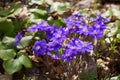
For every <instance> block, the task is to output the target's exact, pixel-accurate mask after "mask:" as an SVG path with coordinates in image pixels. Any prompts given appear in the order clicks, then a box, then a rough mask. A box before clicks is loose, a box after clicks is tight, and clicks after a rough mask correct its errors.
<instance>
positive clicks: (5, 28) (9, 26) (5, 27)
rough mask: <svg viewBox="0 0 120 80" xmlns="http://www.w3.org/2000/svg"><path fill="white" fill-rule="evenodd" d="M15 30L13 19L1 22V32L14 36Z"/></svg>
mask: <svg viewBox="0 0 120 80" xmlns="http://www.w3.org/2000/svg"><path fill="white" fill-rule="evenodd" d="M13 32H14V25H13V23H12V22H11V21H2V22H0V34H5V35H7V36H12V34H13Z"/></svg>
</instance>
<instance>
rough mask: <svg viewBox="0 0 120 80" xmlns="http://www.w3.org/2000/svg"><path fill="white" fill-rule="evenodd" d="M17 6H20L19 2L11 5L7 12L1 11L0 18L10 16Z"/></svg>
mask: <svg viewBox="0 0 120 80" xmlns="http://www.w3.org/2000/svg"><path fill="white" fill-rule="evenodd" d="M18 4H20V1H19V2H16V3H13V4H12V5H11V6H10V8H8V9H7V10H1V11H0V16H8V15H9V14H11V13H12V12H14V10H15V9H16V8H17V6H18Z"/></svg>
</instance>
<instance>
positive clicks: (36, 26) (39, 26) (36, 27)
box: [27, 21, 50, 32]
mask: <svg viewBox="0 0 120 80" xmlns="http://www.w3.org/2000/svg"><path fill="white" fill-rule="evenodd" d="M49 27H50V26H49V25H48V24H47V22H46V21H41V22H40V23H39V24H34V25H32V26H30V27H28V29H27V31H28V32H30V31H32V32H37V31H40V32H41V31H46V30H48V29H49Z"/></svg>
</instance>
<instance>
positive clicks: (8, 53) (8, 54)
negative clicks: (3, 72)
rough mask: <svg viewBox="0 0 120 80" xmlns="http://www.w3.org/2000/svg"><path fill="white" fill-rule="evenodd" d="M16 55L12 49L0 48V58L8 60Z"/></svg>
mask: <svg viewBox="0 0 120 80" xmlns="http://www.w3.org/2000/svg"><path fill="white" fill-rule="evenodd" d="M15 56H16V53H15V51H14V50H13V49H7V50H6V49H4V50H0V58H1V59H2V60H9V59H12V58H14V57H15Z"/></svg>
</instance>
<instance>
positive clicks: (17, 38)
mask: <svg viewBox="0 0 120 80" xmlns="http://www.w3.org/2000/svg"><path fill="white" fill-rule="evenodd" d="M21 39H22V35H21V33H18V34H17V35H16V37H15V42H14V46H15V47H17V45H18V44H20V41H21Z"/></svg>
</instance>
